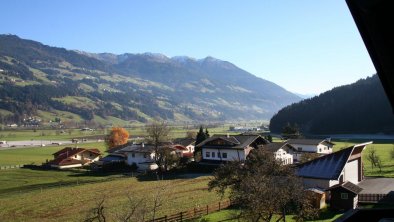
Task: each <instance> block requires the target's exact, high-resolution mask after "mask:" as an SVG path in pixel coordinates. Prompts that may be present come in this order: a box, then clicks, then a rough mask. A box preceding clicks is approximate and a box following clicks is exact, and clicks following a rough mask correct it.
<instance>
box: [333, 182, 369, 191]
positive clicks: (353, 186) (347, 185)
mask: <svg viewBox="0 0 394 222" xmlns="http://www.w3.org/2000/svg"><path fill="white" fill-rule="evenodd" d="M338 187H342V188H344V189H346V190H348V191H350V192H352V193H354V194H359V193H360V192H361V191H362V190H363V188H361V187H359V186H357V185H356V184H354V183H352V182H350V181H346V182H344V183H342V184H337V185H335V186H332V187H330V188H329V189H327V190H333V189H337V188H338Z"/></svg>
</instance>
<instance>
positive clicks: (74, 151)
mask: <svg viewBox="0 0 394 222" xmlns="http://www.w3.org/2000/svg"><path fill="white" fill-rule="evenodd" d="M85 151H88V152H92V153H96V154H98V155H100V154H101V152H100V150H98V149H96V148H92V149H84V148H73V147H66V148H63V149H61V150H59V151H57V152H56V153H54V154H53V155H54V156H55V158H57V157H58V156H61V155H62V156H63V155H66V156H73V155H76V154H78V153H82V152H85Z"/></svg>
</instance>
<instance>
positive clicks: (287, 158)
mask: <svg viewBox="0 0 394 222" xmlns="http://www.w3.org/2000/svg"><path fill="white" fill-rule="evenodd" d="M274 155H275V158H276V159H279V160H281V161H282V163H283V164H284V165H287V164H292V163H293V155H291V154H289V153H287V152H286V150H284V149H279V150H277V151H276V152H275V153H274Z"/></svg>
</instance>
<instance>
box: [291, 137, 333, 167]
mask: <svg viewBox="0 0 394 222" xmlns="http://www.w3.org/2000/svg"><path fill="white" fill-rule="evenodd" d="M286 142H287V143H288V144H290V145H291V146H293V147H294V148H295V150H293V151H292V152H291V154H292V155H293V159H294V162H299V161H300V160H301V156H302V154H303V153H317V154H320V155H325V154H330V153H332V147H333V146H334V145H335V144H334V143H332V142H330V141H329V140H327V139H324V140H321V139H289V140H287V141H286Z"/></svg>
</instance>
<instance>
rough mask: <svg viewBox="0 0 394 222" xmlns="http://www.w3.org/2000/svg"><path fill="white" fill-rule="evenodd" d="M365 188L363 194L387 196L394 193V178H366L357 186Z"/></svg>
mask: <svg viewBox="0 0 394 222" xmlns="http://www.w3.org/2000/svg"><path fill="white" fill-rule="evenodd" d="M357 185H358V186H359V187H361V188H363V190H362V191H361V194H371V193H372V194H387V193H389V192H390V191H394V178H368V177H367V178H366V179H365V180H363V181H361V182H360V183H359V184H357Z"/></svg>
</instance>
